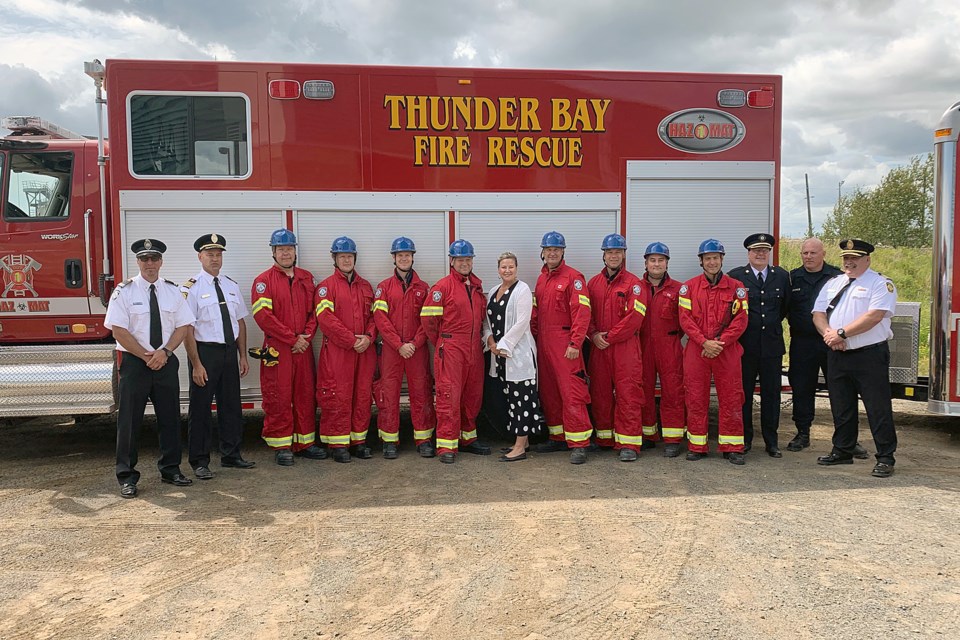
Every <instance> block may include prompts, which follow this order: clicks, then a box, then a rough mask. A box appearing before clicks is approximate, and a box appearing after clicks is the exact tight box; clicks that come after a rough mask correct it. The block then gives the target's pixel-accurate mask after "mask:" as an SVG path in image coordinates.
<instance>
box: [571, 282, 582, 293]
mask: <svg viewBox="0 0 960 640" xmlns="http://www.w3.org/2000/svg"><path fill="white" fill-rule="evenodd" d="M573 288H574V289H576V290H577V291H580V290H581V289H583V283H582V282H580V281H579V280H574V281H573Z"/></svg>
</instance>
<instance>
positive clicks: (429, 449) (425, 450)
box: [417, 442, 437, 458]
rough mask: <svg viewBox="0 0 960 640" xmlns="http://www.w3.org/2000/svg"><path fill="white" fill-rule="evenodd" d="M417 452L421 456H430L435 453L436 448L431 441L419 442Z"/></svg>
mask: <svg viewBox="0 0 960 640" xmlns="http://www.w3.org/2000/svg"><path fill="white" fill-rule="evenodd" d="M417 453H419V454H420V457H421V458H432V457H434V456H435V455H437V449H436V447H434V446H433V443H432V442H421V443H420V444H418V445H417Z"/></svg>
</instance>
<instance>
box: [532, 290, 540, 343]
mask: <svg viewBox="0 0 960 640" xmlns="http://www.w3.org/2000/svg"><path fill="white" fill-rule="evenodd" d="M539 320H540V318H539V312H538V311H537V292H536V291H534V292H533V311H532V312H531V313H530V333H532V334H533V337H534V338H536V337H537V329H538V328H539V327H540V322H539Z"/></svg>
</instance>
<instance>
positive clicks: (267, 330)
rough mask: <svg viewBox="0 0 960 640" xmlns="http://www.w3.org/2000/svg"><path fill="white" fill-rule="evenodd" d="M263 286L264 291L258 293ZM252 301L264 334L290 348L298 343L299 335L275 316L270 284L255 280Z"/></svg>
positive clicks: (256, 317) (259, 325)
mask: <svg viewBox="0 0 960 640" xmlns="http://www.w3.org/2000/svg"><path fill="white" fill-rule="evenodd" d="M261 285H262V287H261V288H263V291H262V292H258V291H257V287H258V286H261ZM250 299H251V300H253V304H252V305H250V309H251V310H252V312H253V319H254V320H255V321H256V323H257V326H258V327H260V329H261V330H262V331H263V333H264V334H266V335H268V336H270V337H271V338H273V339H275V340H278V341H280V342H281V343H283V344H285V345H287V346H290V347H292V346H293V345H295V344H296V343H297V334H295V333H294V332H293V330H292V329H290V328H289V327H287V326H286V325H284V324H283V323H282V322H280V320H278V319H277V317H276V316H275V315H273V295H272V293H271V289H270V284H269V283H268V282H266V281H265V280H261V279H260V278H257V279H255V280H254V281H253V288H252V290H251V292H250Z"/></svg>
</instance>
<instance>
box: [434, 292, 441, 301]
mask: <svg viewBox="0 0 960 640" xmlns="http://www.w3.org/2000/svg"><path fill="white" fill-rule="evenodd" d="M442 297H443V294H442V293H440V292H439V291H434V292H433V301H434V302H440V298H442Z"/></svg>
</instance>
